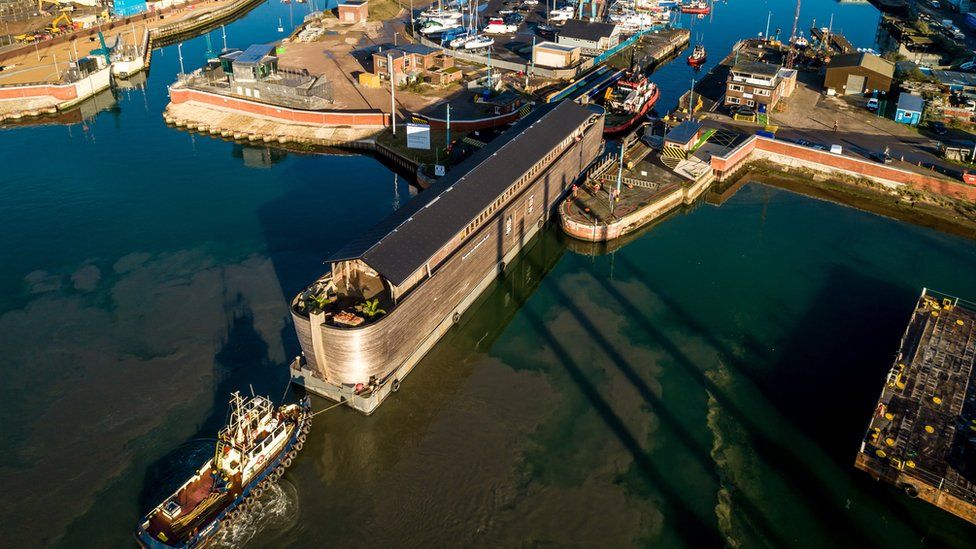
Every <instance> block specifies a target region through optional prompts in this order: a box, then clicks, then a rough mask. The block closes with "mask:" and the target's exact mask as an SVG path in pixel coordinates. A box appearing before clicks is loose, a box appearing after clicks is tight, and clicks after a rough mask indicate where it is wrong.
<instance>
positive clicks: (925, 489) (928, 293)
mask: <svg viewBox="0 0 976 549" xmlns="http://www.w3.org/2000/svg"><path fill="white" fill-rule="evenodd" d="M974 359H976V304H973V303H967V302H965V301H962V300H960V299H958V298H955V297H950V296H946V295H943V294H939V293H937V292H933V291H932V290H927V289H926V290H923V291H922V295H921V297H920V298H919V300H918V304H917V305H916V306H915V312H914V313H913V314H912V318H911V320H910V321H909V323H908V329H907V330H905V335H904V336H903V337H902V341H901V349H899V351H898V356H897V358H896V360H895V364H894V366H893V367H892V368H891V370H890V371H889V372H888V376H887V379H886V380H885V385H884V388H883V389H882V391H881V398H880V399H878V404H877V406H876V407H875V410H874V414H873V415H872V417H871V422H870V424H869V425H868V431H867V433H866V434H865V437H864V441H863V442H862V443H861V448H860V451H859V452H858V454H857V458H856V460H855V465H856V466H857V468H859V469H862V470H864V471H866V472H867V473H869V474H870V475H871V476H873V477H874V478H875V479H878V480H884V481H886V482H888V483H891V484H893V485H894V486H896V487H898V488H900V489H902V490H904V492H905V494H907V495H908V496H909V497H913V498H919V499H922V500H925V501H927V502H929V503H931V504H932V505H935V506H937V507H939V508H941V509H944V510H946V511H948V512H950V513H952V514H954V515H956V516H958V517H960V518H963V519H965V520H967V521H969V522H971V523H973V524H976V371H974V368H973V366H974Z"/></svg>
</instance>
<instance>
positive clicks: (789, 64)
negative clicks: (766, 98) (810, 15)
mask: <svg viewBox="0 0 976 549" xmlns="http://www.w3.org/2000/svg"><path fill="white" fill-rule="evenodd" d="M799 24H800V0H796V13H795V14H794V15H793V32H792V33H791V34H790V52H789V53H788V54H787V55H786V68H788V69H792V68H793V63H795V62H796V27H797V26H798V25H799Z"/></svg>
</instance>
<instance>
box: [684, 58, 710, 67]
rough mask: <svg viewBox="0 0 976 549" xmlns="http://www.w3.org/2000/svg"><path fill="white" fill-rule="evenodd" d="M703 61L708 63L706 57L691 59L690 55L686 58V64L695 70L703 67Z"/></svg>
mask: <svg viewBox="0 0 976 549" xmlns="http://www.w3.org/2000/svg"><path fill="white" fill-rule="evenodd" d="M705 61H708V57H692V56H690V55H689V56H688V64H689V65H691V66H692V67H695V68H698V67H700V66H702V65H704V64H705Z"/></svg>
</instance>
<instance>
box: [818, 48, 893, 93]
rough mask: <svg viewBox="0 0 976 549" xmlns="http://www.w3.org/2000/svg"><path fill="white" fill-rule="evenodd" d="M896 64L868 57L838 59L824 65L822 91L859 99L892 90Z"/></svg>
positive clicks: (845, 56)
mask: <svg viewBox="0 0 976 549" xmlns="http://www.w3.org/2000/svg"><path fill="white" fill-rule="evenodd" d="M894 76H895V64H894V63H892V62H891V61H888V60H887V59H883V58H881V57H878V56H877V55H873V54H870V53H848V54H845V55H838V56H836V57H834V58H833V59H831V60H830V63H829V64H827V69H826V75H825V76H824V89H826V90H827V93H828V94H830V93H835V94H837V95H860V94H864V93H873V92H883V93H888V91H889V90H890V89H891V81H892V79H894Z"/></svg>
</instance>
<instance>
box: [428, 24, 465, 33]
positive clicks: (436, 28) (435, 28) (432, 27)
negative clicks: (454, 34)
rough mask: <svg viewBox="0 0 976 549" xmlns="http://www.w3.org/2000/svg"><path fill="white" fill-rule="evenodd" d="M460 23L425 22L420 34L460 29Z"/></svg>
mask: <svg viewBox="0 0 976 549" xmlns="http://www.w3.org/2000/svg"><path fill="white" fill-rule="evenodd" d="M460 28H461V25H460V23H442V22H440V21H426V22H425V23H424V25H423V26H422V27H421V28H420V33H421V34H437V33H439V32H445V31H449V30H453V29H460Z"/></svg>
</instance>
